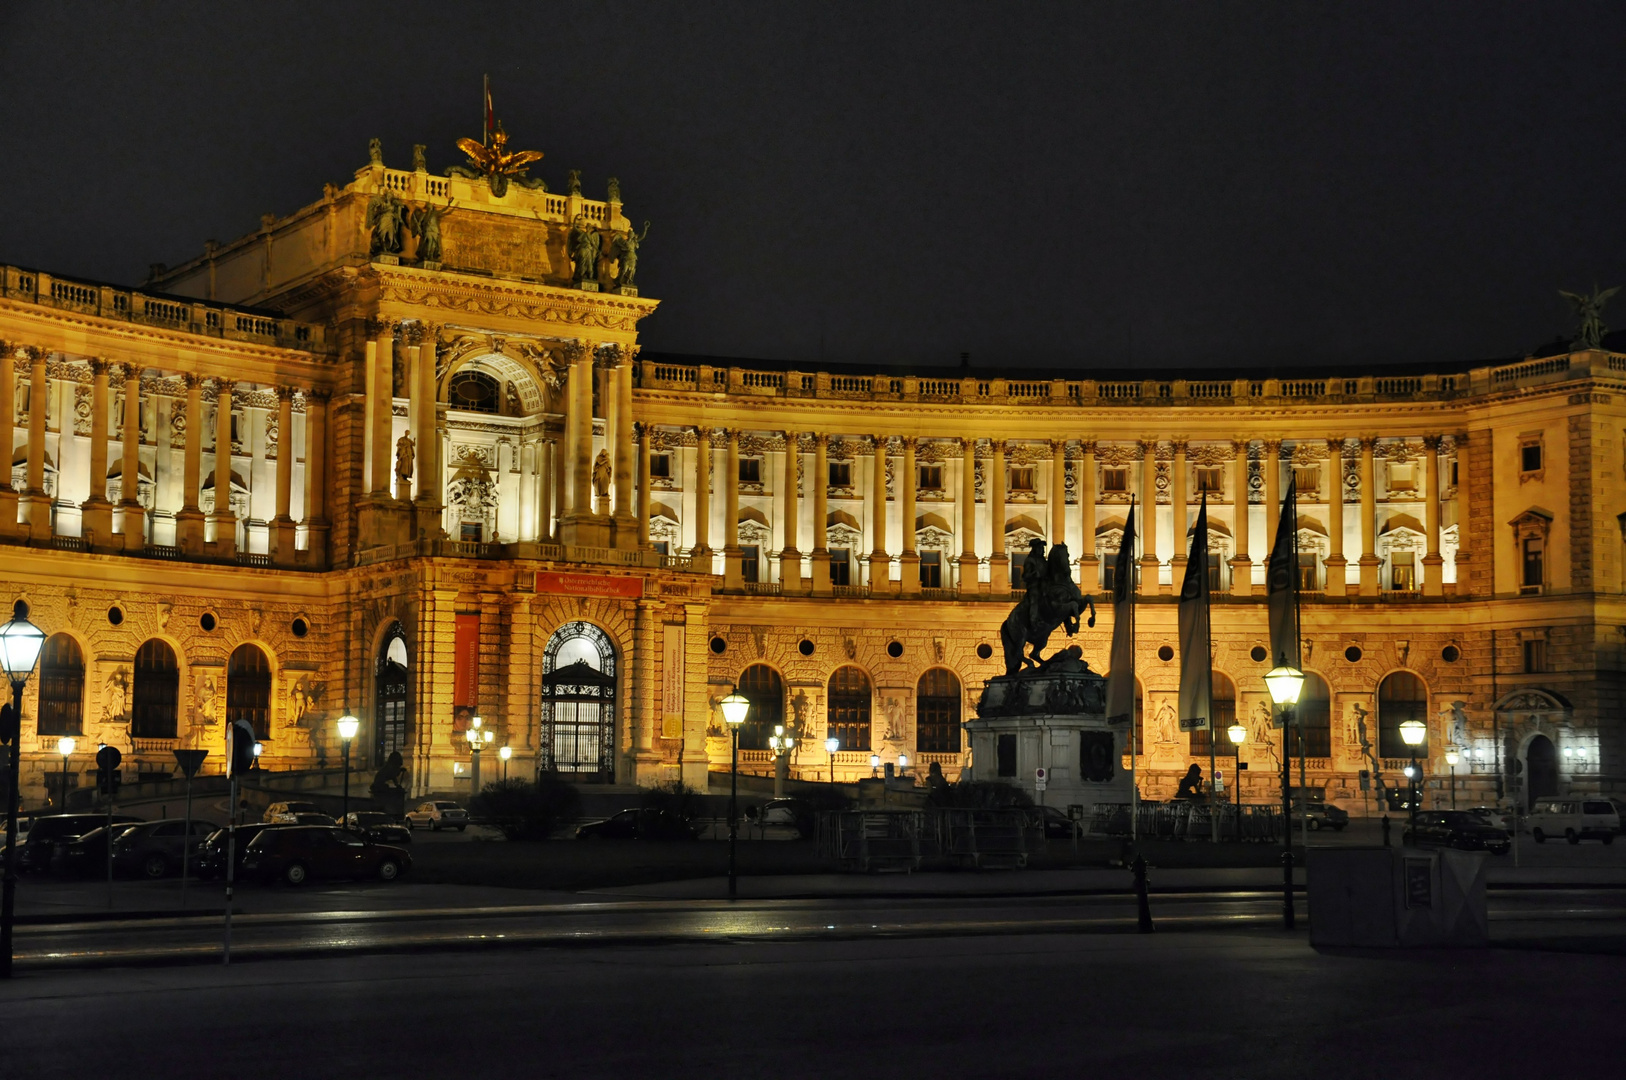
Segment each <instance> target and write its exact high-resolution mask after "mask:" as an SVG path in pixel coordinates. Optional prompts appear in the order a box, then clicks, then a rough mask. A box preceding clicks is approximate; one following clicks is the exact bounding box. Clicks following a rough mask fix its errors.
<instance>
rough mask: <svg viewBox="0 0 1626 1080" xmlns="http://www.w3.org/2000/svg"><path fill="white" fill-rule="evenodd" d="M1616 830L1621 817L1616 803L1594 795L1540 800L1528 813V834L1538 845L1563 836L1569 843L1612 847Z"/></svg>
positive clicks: (1618, 829)
mask: <svg viewBox="0 0 1626 1080" xmlns="http://www.w3.org/2000/svg"><path fill="white" fill-rule="evenodd" d="M1619 831H1620V814H1619V813H1618V812H1617V811H1616V810H1615V804H1614V803H1612V802H1610V801H1609V800H1608V799H1605V798H1603V797H1601V796H1597V795H1594V796H1591V797H1582V796H1579V795H1572V796H1569V797H1567V798H1562V799H1542V800H1541V801H1540V802H1538V803H1536V805H1535V806H1534V807H1533V808H1532V809H1531V811H1530V835H1531V836H1533V837H1535V840H1536V843H1538V844H1539V843H1542V842H1543V841H1545V840H1546V839H1547V838H1548V837H1549V836H1562V837H1563V838H1564V839H1566V840H1568V841H1569V842H1570V843H1572V844H1579V843H1580V842H1581V841H1582V840H1602V841H1603V842H1604V843H1606V844H1612V843H1614V842H1615V833H1617V832H1619Z"/></svg>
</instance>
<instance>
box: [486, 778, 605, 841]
mask: <svg viewBox="0 0 1626 1080" xmlns="http://www.w3.org/2000/svg"><path fill="white" fill-rule="evenodd" d="M580 805H581V796H580V795H579V794H578V793H577V791H576V789H575V788H574V787H572V786H571V785H570V784H567V783H566V782H565V781H564V780H561V779H560V778H559V774H558V773H542V774H541V775H539V776H538V777H537V778H536V781H535V782H534V783H533V782H532V781H530V780H498V781H497V782H496V783H494V784H487V785H485V787H483V788H482V789H481V790H480V793H479V794H478V795H476V796H474V798H472V799H470V800H469V813H470V814H472V815H473V816H475V817H477V818H480V819H482V820H484V821H485V822H486V823H487V824H489V825H492V826H494V827H496V828H497V829H499V830H501V831H502V834H503V836H504V837H506V838H508V839H509V840H546V839H547V838H548V837H549V836H551V835H553V831H554V830H555V829H557V828H558V827H559V826H560V825H562V824H563V823H564V822H566V821H569V820H570V819H572V818H574V817H575V816H576V813H577V810H578V808H579V807H580Z"/></svg>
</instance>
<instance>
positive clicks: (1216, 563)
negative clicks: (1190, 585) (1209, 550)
mask: <svg viewBox="0 0 1626 1080" xmlns="http://www.w3.org/2000/svg"><path fill="white" fill-rule="evenodd" d="M1208 591H1209V592H1211V593H1217V592H1219V591H1220V557H1219V556H1218V555H1210V556H1208Z"/></svg>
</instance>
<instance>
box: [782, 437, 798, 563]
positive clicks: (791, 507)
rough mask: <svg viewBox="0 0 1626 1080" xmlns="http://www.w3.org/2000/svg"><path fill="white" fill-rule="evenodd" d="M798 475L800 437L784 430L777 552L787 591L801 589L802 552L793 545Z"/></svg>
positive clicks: (795, 531)
mask: <svg viewBox="0 0 1626 1080" xmlns="http://www.w3.org/2000/svg"><path fill="white" fill-rule="evenodd" d="M801 474H802V436H801V434H800V433H799V432H795V431H787V432H785V490H784V501H783V506H784V510H783V514H784V525H783V527H782V531H783V533H784V540H785V547H784V549H783V550H782V551H780V552H779V587H780V589H781V590H782V591H784V592H787V593H799V592H801V591H802V553H801V552H800V551H798V550H797V548H796V540H797V528H796V527H797V525H798V524H799V522H798V520H797V519H798V518H800V517H801V516H802V504H801V502H800V501H799V500H798V499H797V496H796V486H797V484H798V483H800V480H801Z"/></svg>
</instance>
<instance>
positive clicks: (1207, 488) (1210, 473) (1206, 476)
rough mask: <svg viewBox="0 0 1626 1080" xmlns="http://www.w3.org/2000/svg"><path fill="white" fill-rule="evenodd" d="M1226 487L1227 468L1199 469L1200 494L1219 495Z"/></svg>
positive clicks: (1198, 491)
mask: <svg viewBox="0 0 1626 1080" xmlns="http://www.w3.org/2000/svg"><path fill="white" fill-rule="evenodd" d="M1224 488H1225V470H1224V469H1217V468H1216V469H1210V468H1206V467H1205V468H1199V469H1198V470H1197V493H1198V494H1199V495H1218V494H1219V493H1220V492H1221V491H1223V490H1224Z"/></svg>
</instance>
